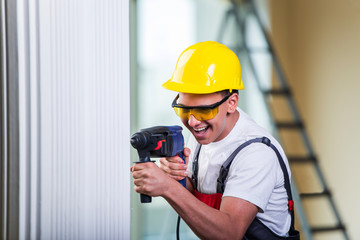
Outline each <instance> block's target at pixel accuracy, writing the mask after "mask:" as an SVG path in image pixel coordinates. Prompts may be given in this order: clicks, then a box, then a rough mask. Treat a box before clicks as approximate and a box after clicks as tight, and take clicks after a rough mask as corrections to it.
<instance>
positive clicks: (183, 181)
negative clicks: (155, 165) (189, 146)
mask: <svg viewBox="0 0 360 240" xmlns="http://www.w3.org/2000/svg"><path fill="white" fill-rule="evenodd" d="M179 157H180V158H181V159H182V160H183V161H184V163H185V156H184V151H182V152H181V153H179ZM179 183H181V185H183V186H184V187H185V188H186V177H184V178H183V179H182V180H180V181H179Z"/></svg>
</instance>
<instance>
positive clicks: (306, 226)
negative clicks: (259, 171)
mask: <svg viewBox="0 0 360 240" xmlns="http://www.w3.org/2000/svg"><path fill="white" fill-rule="evenodd" d="M249 16H251V17H252V19H255V21H256V22H257V24H258V26H259V28H260V30H261V33H262V35H263V37H264V39H265V42H266V45H267V46H266V48H265V49H253V48H252V47H250V46H249V44H248V43H247V41H246V37H245V36H246V21H247V19H248V17H249ZM231 18H233V21H234V23H235V26H236V30H237V31H239V32H238V33H239V35H240V36H239V39H237V41H236V44H235V46H232V47H231V48H232V49H233V50H234V52H236V53H237V54H238V56H239V58H240V59H241V62H242V65H244V68H246V69H247V70H248V71H250V72H251V74H252V76H253V78H254V80H255V81H256V83H257V86H258V87H259V90H260V91H261V93H262V98H263V100H264V102H265V105H266V106H267V111H268V114H269V116H270V118H271V122H272V125H273V128H274V129H275V130H276V131H275V133H274V135H275V136H276V137H277V138H278V139H279V140H282V139H280V138H281V137H280V138H279V135H281V134H282V135H285V134H286V132H296V133H297V134H298V135H299V138H300V141H301V142H302V144H303V147H304V149H305V150H304V151H305V153H304V154H296V155H291V153H289V152H287V150H286V148H285V147H284V148H285V151H286V154H287V155H288V160H289V163H290V165H291V168H292V171H293V175H296V171H297V167H298V166H300V168H301V166H302V168H304V165H306V166H307V167H308V168H309V166H310V169H312V170H313V171H312V175H313V176H312V177H314V178H316V179H317V180H318V182H319V184H318V185H319V186H320V187H319V189H317V190H316V191H307V190H304V191H300V192H299V191H298V189H297V186H298V185H300V184H297V185H296V186H295V184H292V188H293V192H294V193H293V194H294V200H295V211H296V216H297V219H298V220H299V222H300V225H301V234H302V237H305V239H307V240H312V239H314V238H316V237H317V236H321V235H322V234H334V233H335V232H337V234H340V235H341V236H342V237H343V238H344V239H349V236H348V234H347V232H346V228H345V225H344V223H343V221H342V220H341V217H340V215H339V212H338V210H337V208H336V205H335V203H334V200H333V197H332V194H331V191H330V189H329V187H328V186H327V184H326V181H325V178H324V176H323V173H322V171H321V169H320V166H319V162H318V160H317V158H316V155H315V153H314V150H313V148H312V146H311V143H310V140H309V137H308V135H307V133H306V129H305V126H304V122H303V120H302V119H301V117H300V114H299V112H298V110H297V107H296V105H295V102H294V99H293V95H292V92H291V89H290V87H289V86H288V84H287V80H286V78H285V75H284V72H283V70H282V68H281V66H280V62H279V60H278V58H277V56H276V53H275V51H274V47H273V45H272V42H271V39H270V37H269V35H268V33H267V31H266V29H265V26H264V25H263V23H262V21H261V19H260V16H259V14H258V12H257V8H256V6H255V3H254V1H253V0H243V1H240V2H239V1H236V0H231V6H230V8H229V9H228V10H227V11H226V12H225V15H224V17H223V19H222V23H221V26H220V31H219V33H218V39H217V40H218V41H219V42H222V39H223V37H224V33H225V30H226V26H227V25H228V24H229V21H231ZM259 51H260V52H266V54H269V55H270V57H271V60H272V64H273V67H274V69H275V71H274V72H275V73H276V79H277V86H276V87H272V88H271V89H266V88H264V87H263V86H262V85H263V84H262V83H261V79H260V77H259V75H258V73H257V69H256V65H255V63H254V60H253V59H252V58H251V54H253V53H254V52H259ZM244 56H245V59H243V57H244ZM242 60H245V64H243V61H242ZM275 98H277V99H282V101H285V102H286V103H287V104H286V105H287V107H288V109H289V112H290V115H291V120H277V119H276V117H275V116H274V113H273V111H271V107H272V104H273V102H274V99H275ZM282 142H283V146H284V143H285V142H286V141H282ZM295 181H296V178H295ZM293 182H294V181H293ZM317 201H318V202H319V201H326V202H327V204H326V205H327V206H328V209H327V210H328V211H329V212H330V213H331V215H332V217H333V218H334V223H330V224H329V223H323V222H321V223H316V224H314V223H311V218H310V215H311V214H310V213H309V210H310V211H311V209H313V207H314V206H316V202H317ZM313 202H315V203H313ZM312 205H313V206H312ZM305 206H306V210H307V211H305V209H304V207H305ZM322 236H323V235H322Z"/></svg>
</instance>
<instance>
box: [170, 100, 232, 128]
mask: <svg viewBox="0 0 360 240" xmlns="http://www.w3.org/2000/svg"><path fill="white" fill-rule="evenodd" d="M231 95H232V94H229V95H228V96H226V97H224V98H223V99H222V100H221V101H220V102H217V103H214V104H211V105H201V106H184V105H182V104H177V103H176V101H177V100H178V98H179V94H178V95H177V96H176V98H175V99H174V101H173V102H172V104H171V107H172V108H174V110H175V113H176V114H177V115H178V116H179V117H180V118H183V119H189V118H190V115H193V116H194V117H195V118H196V119H197V120H199V121H206V120H210V119H212V118H214V117H215V116H216V114H218V112H219V106H220V105H221V104H222V103H224V102H225V101H226V100H227V99H228V98H229V97H230V96H231Z"/></svg>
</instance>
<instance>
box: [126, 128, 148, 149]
mask: <svg viewBox="0 0 360 240" xmlns="http://www.w3.org/2000/svg"><path fill="white" fill-rule="evenodd" d="M150 142H151V134H150V133H148V132H138V133H135V134H134V135H133V136H132V137H131V139H130V143H131V145H132V146H133V147H134V148H135V149H143V148H146V147H147V146H149V144H150Z"/></svg>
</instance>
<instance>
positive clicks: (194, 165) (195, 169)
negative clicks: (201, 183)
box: [192, 144, 201, 191]
mask: <svg viewBox="0 0 360 240" xmlns="http://www.w3.org/2000/svg"><path fill="white" fill-rule="evenodd" d="M200 149H201V144H198V145H197V146H196V149H195V152H194V160H193V163H192V169H193V175H192V181H193V184H194V189H195V190H196V191H197V185H198V177H197V175H198V171H199V163H198V162H199V161H198V159H199V154H200Z"/></svg>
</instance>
